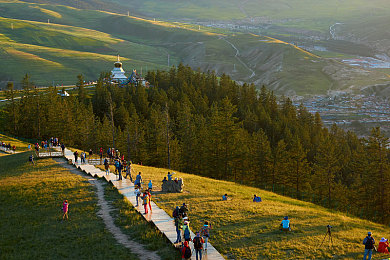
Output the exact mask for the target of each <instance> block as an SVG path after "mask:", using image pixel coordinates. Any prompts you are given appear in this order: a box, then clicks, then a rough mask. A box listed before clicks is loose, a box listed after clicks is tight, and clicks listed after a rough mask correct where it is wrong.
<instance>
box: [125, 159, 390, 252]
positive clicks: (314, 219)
mask: <svg viewBox="0 0 390 260" xmlns="http://www.w3.org/2000/svg"><path fill="white" fill-rule="evenodd" d="M133 169H134V171H135V172H139V171H141V172H142V176H143V180H144V183H145V185H146V184H147V183H148V182H149V180H150V179H151V180H152V182H153V185H154V190H155V191H156V190H160V187H161V180H162V179H163V177H164V176H166V174H167V172H168V170H167V169H160V168H153V167H146V166H139V165H133ZM133 175H134V173H133ZM173 177H182V178H183V179H184V185H185V186H184V192H183V193H173V194H156V195H154V196H153V198H154V200H155V201H156V202H157V204H158V205H159V206H160V207H162V208H163V209H164V210H165V211H166V212H167V213H168V214H171V213H172V211H173V209H174V207H175V206H178V205H181V204H182V203H183V202H185V203H187V204H188V205H189V212H190V213H189V216H190V220H191V228H192V230H198V229H199V228H200V227H201V226H202V224H203V221H205V220H208V221H210V222H211V224H212V226H213V231H212V235H211V236H212V237H211V239H210V241H211V243H212V244H213V245H214V246H215V247H216V248H217V249H218V250H219V251H220V252H221V253H223V254H225V255H227V256H229V257H231V258H233V259H328V258H332V256H333V255H334V256H333V258H336V259H357V258H360V257H362V252H363V251H364V246H363V245H362V240H363V238H364V237H365V236H366V234H367V231H372V232H373V234H374V237H375V238H376V239H377V240H378V239H380V238H381V237H382V236H384V237H386V236H387V235H388V232H389V229H388V228H387V227H385V226H383V225H379V224H375V223H372V222H369V221H366V220H361V219H358V218H355V217H351V216H347V215H345V214H341V213H338V212H334V211H331V210H328V209H325V208H323V207H320V206H317V205H314V204H312V203H308V202H303V201H299V200H295V199H291V198H288V197H283V196H280V195H276V194H274V193H272V192H268V191H264V190H261V189H257V188H253V187H248V186H244V185H239V184H235V183H232V182H226V181H218V180H214V179H210V178H204V177H199V176H196V175H190V174H185V173H179V172H176V174H175V175H174V176H173ZM225 193H227V194H228V195H229V197H230V198H231V200H228V201H222V200H221V197H222V195H223V194H225ZM254 194H256V195H258V196H261V197H262V199H263V202H262V203H253V202H252V197H253V195H254ZM286 215H288V216H289V217H290V219H291V223H292V227H293V232H291V233H287V234H285V233H282V232H280V231H279V224H280V221H281V220H282V218H283V217H284V216H286ZM328 224H330V225H332V226H333V229H332V231H333V232H332V238H333V243H334V247H333V249H330V248H329V247H328V245H329V243H328V240H325V242H324V244H323V245H322V247H319V246H320V244H321V242H322V241H323V238H324V236H325V234H326V231H327V229H326V226H327V225H328ZM374 259H382V258H381V255H379V254H378V255H375V257H374Z"/></svg>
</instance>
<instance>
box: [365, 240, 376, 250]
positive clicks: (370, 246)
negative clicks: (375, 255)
mask: <svg viewBox="0 0 390 260" xmlns="http://www.w3.org/2000/svg"><path fill="white" fill-rule="evenodd" d="M373 242H374V239H373V238H372V237H367V241H366V244H365V245H366V248H369V249H371V248H373V245H374V243H373Z"/></svg>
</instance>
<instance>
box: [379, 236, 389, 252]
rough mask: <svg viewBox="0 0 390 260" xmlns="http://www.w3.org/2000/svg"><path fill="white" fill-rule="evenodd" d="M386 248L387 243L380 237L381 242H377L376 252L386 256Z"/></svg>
mask: <svg viewBox="0 0 390 260" xmlns="http://www.w3.org/2000/svg"><path fill="white" fill-rule="evenodd" d="M388 247H389V241H387V239H386V238H384V237H382V238H381V240H380V241H379V244H378V250H377V251H378V252H379V253H384V254H388V253H389V250H388Z"/></svg>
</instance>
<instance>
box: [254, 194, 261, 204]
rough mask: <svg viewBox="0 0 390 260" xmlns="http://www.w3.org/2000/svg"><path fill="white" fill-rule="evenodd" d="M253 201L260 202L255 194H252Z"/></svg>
mask: <svg viewBox="0 0 390 260" xmlns="http://www.w3.org/2000/svg"><path fill="white" fill-rule="evenodd" d="M253 202H261V198H260V197H258V196H256V194H255V195H253Z"/></svg>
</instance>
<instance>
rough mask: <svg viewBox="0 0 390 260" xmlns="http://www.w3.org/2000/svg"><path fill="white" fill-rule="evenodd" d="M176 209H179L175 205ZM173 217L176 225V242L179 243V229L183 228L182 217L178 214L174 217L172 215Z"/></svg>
mask: <svg viewBox="0 0 390 260" xmlns="http://www.w3.org/2000/svg"><path fill="white" fill-rule="evenodd" d="M176 208H177V210H179V207H176ZM174 218H175V220H174V221H175V227H176V235H177V237H176V242H175V244H176V243H180V242H181V231H182V229H183V219H182V217H181V216H180V215H177V216H176V217H175V216H174Z"/></svg>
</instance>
